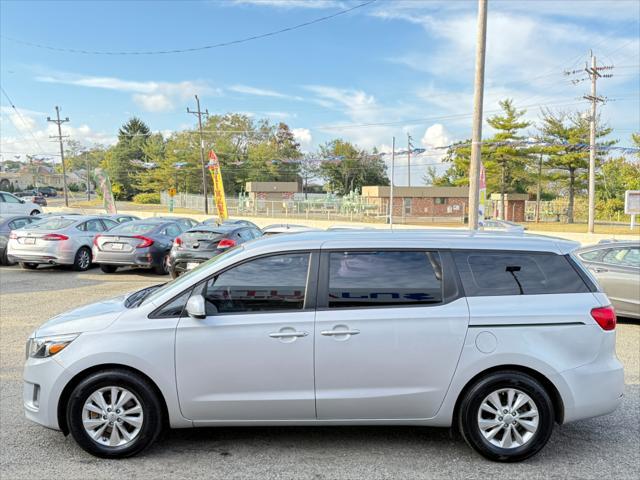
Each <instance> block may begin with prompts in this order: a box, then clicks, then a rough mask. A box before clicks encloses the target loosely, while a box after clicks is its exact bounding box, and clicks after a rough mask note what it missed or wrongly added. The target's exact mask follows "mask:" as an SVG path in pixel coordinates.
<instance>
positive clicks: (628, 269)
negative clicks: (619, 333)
mask: <svg viewBox="0 0 640 480" xmlns="http://www.w3.org/2000/svg"><path fill="white" fill-rule="evenodd" d="M576 254H577V255H578V257H580V260H582V263H584V265H585V266H586V267H587V268H588V269H589V270H590V271H591V273H593V275H594V276H595V277H596V278H597V279H598V282H599V283H600V285H601V286H602V288H603V289H604V291H605V293H606V294H607V296H608V297H609V299H611V303H613V306H614V307H615V309H616V312H617V313H618V315H620V316H621V317H630V318H636V319H640V242H615V241H606V242H601V243H599V244H597V245H591V246H589V247H584V248H581V249H580V250H577V251H576Z"/></svg>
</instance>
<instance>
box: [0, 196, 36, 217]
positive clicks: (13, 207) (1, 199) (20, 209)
mask: <svg viewBox="0 0 640 480" xmlns="http://www.w3.org/2000/svg"><path fill="white" fill-rule="evenodd" d="M40 213H42V207H40V205H38V204H37V203H33V202H29V201H26V200H24V199H22V198H18V197H16V196H15V195H14V194H12V193H9V192H0V215H38V214H40Z"/></svg>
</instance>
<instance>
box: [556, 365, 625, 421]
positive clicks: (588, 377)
mask: <svg viewBox="0 0 640 480" xmlns="http://www.w3.org/2000/svg"><path fill="white" fill-rule="evenodd" d="M559 376H560V377H561V378H562V380H563V381H564V383H565V385H567V387H568V389H569V391H570V392H571V394H570V398H566V397H567V396H565V398H564V423H567V422H572V421H574V420H582V419H584V418H592V417H598V416H600V415H606V414H608V413H611V412H613V411H614V410H615V409H616V408H618V407H619V406H620V404H621V403H622V398H623V396H624V369H623V367H622V364H621V363H620V362H619V361H618V359H617V358H615V357H610V358H608V359H605V360H597V361H595V362H592V363H589V364H587V365H583V366H581V367H578V368H572V369H571V370H566V371H564V372H562V373H560V374H559Z"/></svg>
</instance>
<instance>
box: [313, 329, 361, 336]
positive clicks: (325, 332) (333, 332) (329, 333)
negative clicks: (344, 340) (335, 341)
mask: <svg viewBox="0 0 640 480" xmlns="http://www.w3.org/2000/svg"><path fill="white" fill-rule="evenodd" d="M359 333H360V330H355V329H353V330H323V331H321V332H320V335H325V336H334V335H358V334H359Z"/></svg>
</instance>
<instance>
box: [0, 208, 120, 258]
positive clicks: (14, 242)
mask: <svg viewBox="0 0 640 480" xmlns="http://www.w3.org/2000/svg"><path fill="white" fill-rule="evenodd" d="M116 225H117V223H116V222H114V221H113V220H110V219H108V218H102V217H100V216H95V215H91V216H89V215H51V216H47V217H44V218H43V219H42V220H40V221H37V222H35V223H32V224H31V225H28V226H25V227H23V228H20V229H17V230H13V231H12V232H11V234H10V236H9V245H8V249H7V256H8V259H9V261H14V262H20V266H21V267H22V268H28V269H35V268H38V265H41V264H48V265H72V266H73V268H74V269H75V270H78V271H84V270H87V269H89V268H90V267H91V244H92V242H93V237H94V236H95V235H96V234H98V233H102V232H105V231H107V230H109V229H110V228H113V227H114V226H116Z"/></svg>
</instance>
